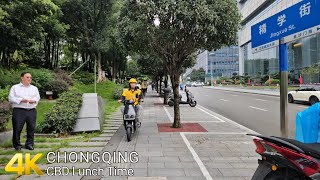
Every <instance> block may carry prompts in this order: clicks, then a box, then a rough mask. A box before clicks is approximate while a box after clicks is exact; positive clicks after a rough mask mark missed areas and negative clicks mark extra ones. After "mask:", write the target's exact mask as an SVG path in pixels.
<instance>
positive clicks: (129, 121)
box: [123, 100, 137, 142]
mask: <svg viewBox="0 0 320 180" xmlns="http://www.w3.org/2000/svg"><path fill="white" fill-rule="evenodd" d="M123 124H124V128H125V129H126V133H127V140H128V141H129V142H130V141H131V139H132V137H133V134H134V132H135V131H136V130H137V126H136V124H137V120H136V111H135V106H134V101H133V100H126V101H124V112H123Z"/></svg>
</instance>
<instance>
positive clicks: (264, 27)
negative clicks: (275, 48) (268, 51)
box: [259, 24, 267, 34]
mask: <svg viewBox="0 0 320 180" xmlns="http://www.w3.org/2000/svg"><path fill="white" fill-rule="evenodd" d="M259 31H260V32H259V33H260V34H264V33H266V32H267V25H266V24H262V25H260V27H259Z"/></svg>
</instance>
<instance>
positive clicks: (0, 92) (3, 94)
mask: <svg viewBox="0 0 320 180" xmlns="http://www.w3.org/2000/svg"><path fill="white" fill-rule="evenodd" d="M9 91H10V86H6V87H5V88H4V89H1V88H0V102H1V101H7V100H8V96H9Z"/></svg>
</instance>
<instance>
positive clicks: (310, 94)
mask: <svg viewBox="0 0 320 180" xmlns="http://www.w3.org/2000/svg"><path fill="white" fill-rule="evenodd" d="M319 99H320V87H319V86H304V87H300V88H299V89H297V90H295V91H290V92H289V93H288V101H289V103H293V102H294V101H305V102H309V103H310V104H311V105H313V104H315V103H317V102H319Z"/></svg>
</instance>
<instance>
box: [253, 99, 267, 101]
mask: <svg viewBox="0 0 320 180" xmlns="http://www.w3.org/2000/svg"><path fill="white" fill-rule="evenodd" d="M255 100H256V101H267V100H264V99H255Z"/></svg>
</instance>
